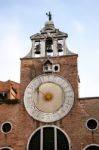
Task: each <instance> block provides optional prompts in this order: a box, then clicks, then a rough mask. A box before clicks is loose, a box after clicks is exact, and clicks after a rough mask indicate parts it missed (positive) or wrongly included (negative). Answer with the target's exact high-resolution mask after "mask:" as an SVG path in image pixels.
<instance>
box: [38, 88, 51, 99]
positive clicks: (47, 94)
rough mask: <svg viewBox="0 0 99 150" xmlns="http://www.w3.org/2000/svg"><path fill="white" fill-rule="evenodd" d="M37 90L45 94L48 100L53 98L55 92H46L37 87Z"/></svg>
mask: <svg viewBox="0 0 99 150" xmlns="http://www.w3.org/2000/svg"><path fill="white" fill-rule="evenodd" d="M37 92H38V93H41V94H43V95H44V100H46V101H50V100H52V98H53V94H52V93H50V92H46V93H44V92H42V91H41V90H40V89H39V88H38V89H37Z"/></svg>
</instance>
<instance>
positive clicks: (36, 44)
mask: <svg viewBox="0 0 99 150" xmlns="http://www.w3.org/2000/svg"><path fill="white" fill-rule="evenodd" d="M40 49H41V44H40V41H36V42H35V54H37V55H39V54H40V53H41V51H40Z"/></svg>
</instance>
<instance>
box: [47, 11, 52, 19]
mask: <svg viewBox="0 0 99 150" xmlns="http://www.w3.org/2000/svg"><path fill="white" fill-rule="evenodd" d="M46 15H47V16H48V18H49V21H50V20H52V14H51V13H50V11H49V13H46Z"/></svg>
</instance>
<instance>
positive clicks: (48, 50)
mask: <svg viewBox="0 0 99 150" xmlns="http://www.w3.org/2000/svg"><path fill="white" fill-rule="evenodd" d="M47 52H48V53H52V52H53V50H52V46H51V45H47Z"/></svg>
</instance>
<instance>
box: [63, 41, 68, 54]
mask: <svg viewBox="0 0 99 150" xmlns="http://www.w3.org/2000/svg"><path fill="white" fill-rule="evenodd" d="M66 52H67V50H66V38H63V55H66Z"/></svg>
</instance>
